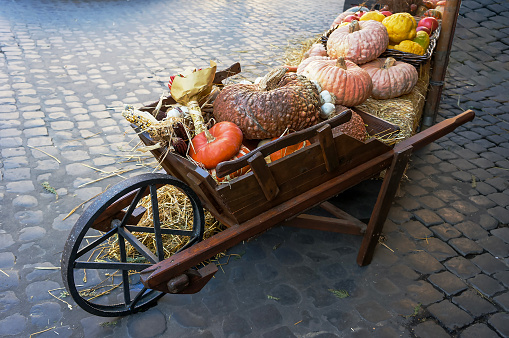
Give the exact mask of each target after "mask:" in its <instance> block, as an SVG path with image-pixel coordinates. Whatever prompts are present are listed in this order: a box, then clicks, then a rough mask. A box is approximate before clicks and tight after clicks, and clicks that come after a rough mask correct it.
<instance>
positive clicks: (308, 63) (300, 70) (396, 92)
mask: <svg viewBox="0 0 509 338" xmlns="http://www.w3.org/2000/svg"><path fill="white" fill-rule="evenodd" d="M431 15H432V13H431V12H430V13H428V14H426V16H425V17H423V18H422V19H421V20H420V21H419V23H417V22H416V20H415V18H414V17H413V16H412V15H410V14H409V13H406V12H402V13H395V14H393V13H391V12H389V11H368V9H367V8H365V7H353V8H352V9H350V10H347V11H345V12H344V13H341V14H340V15H339V16H338V17H337V18H336V19H335V20H334V22H333V24H332V27H331V30H329V32H328V33H327V34H328V38H327V40H326V46H325V45H324V44H320V43H317V44H314V45H312V46H311V48H310V49H309V51H308V52H307V53H306V54H305V59H304V60H303V61H302V62H301V63H300V64H299V66H298V67H297V68H296V71H297V74H302V75H304V76H306V77H307V78H309V79H312V80H316V81H317V82H318V83H319V84H320V85H321V86H322V87H323V88H324V89H326V90H328V91H329V92H330V93H332V94H333V95H334V96H335V98H336V101H335V103H336V104H341V105H344V106H356V105H359V104H361V103H363V102H364V101H365V100H366V99H367V98H368V97H370V96H371V97H373V98H375V99H382V100H383V99H390V98H395V97H399V96H401V95H404V94H408V93H410V91H411V90H412V89H413V87H414V86H415V84H416V83H417V80H418V73H417V70H416V69H415V67H414V66H412V65H410V64H408V63H405V62H402V61H396V60H395V59H393V58H387V59H384V58H379V56H380V55H381V54H382V53H383V52H384V51H385V50H386V49H387V48H394V49H397V50H400V51H403V52H409V53H415V54H421V55H422V54H424V51H425V50H426V48H427V47H428V44H429V35H430V34H432V32H433V30H435V29H436V28H437V27H438V21H437V19H436V18H434V17H432V16H431Z"/></svg>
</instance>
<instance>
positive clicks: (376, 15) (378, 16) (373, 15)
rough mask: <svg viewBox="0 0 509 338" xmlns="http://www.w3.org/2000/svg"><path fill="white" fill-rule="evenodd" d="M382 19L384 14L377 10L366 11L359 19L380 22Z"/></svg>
mask: <svg viewBox="0 0 509 338" xmlns="http://www.w3.org/2000/svg"><path fill="white" fill-rule="evenodd" d="M384 19H385V15H383V14H382V13H380V12H379V11H372V12H367V13H366V14H364V15H363V16H361V20H360V21H366V20H375V21H378V22H382V21H383V20H384Z"/></svg>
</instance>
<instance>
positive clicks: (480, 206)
mask: <svg viewBox="0 0 509 338" xmlns="http://www.w3.org/2000/svg"><path fill="white" fill-rule="evenodd" d="M343 3H344V1H332V0H316V1H305V0H297V1H263V0H252V1H249V0H219V1H194V0H191V1H182V0H168V1H162V0H145V1H141V0H124V1H121V0H103V1H94V0H74V1H70V0H52V1H50V0H40V1H35V0H0V159H1V163H0V336H1V337H4V336H7V337H9V336H14V337H29V336H31V335H32V334H35V333H37V334H36V335H34V336H33V337H37V338H39V337H41V338H42V337H60V338H62V337H133V338H134V337H136V338H142V337H264V338H282V337H309V338H311V337H313V338H318V337H320V338H329V337H423V338H424V337H430V338H431V337H432V338H440V337H450V336H453V337H463V338H470V337H475V338H479V337H482V338H489V337H509V291H508V288H509V228H508V225H509V104H508V100H509V99H508V97H509V96H508V94H507V91H508V88H509V26H508V25H507V22H508V21H509V2H507V1H506V0H480V1H474V0H464V1H462V6H461V9H460V16H459V18H458V23H457V26H456V32H455V38H454V41H453V47H452V53H451V55H450V60H449V67H448V72H447V77H446V81H445V86H444V90H443V92H442V99H441V103H440V110H439V116H438V121H442V120H443V119H445V118H449V117H452V116H455V115H458V114H459V113H461V112H462V111H464V110H467V109H473V110H474V111H475V114H476V118H475V119H474V120H473V121H472V122H469V123H467V124H465V125H464V126H462V127H459V128H458V129H456V130H455V131H454V132H452V133H450V134H448V135H447V136H445V137H442V138H441V139H439V140H438V141H436V142H434V143H432V144H430V145H428V146H426V147H425V148H423V149H421V150H419V151H418V152H416V153H414V154H413V155H412V157H411V162H410V166H409V169H408V170H407V172H406V175H407V179H405V180H403V182H402V184H401V186H400V191H399V194H398V197H397V198H396V200H395V202H394V203H393V205H392V208H391V211H390V214H389V217H388V220H387V222H386V223H385V226H384V231H383V235H384V236H383V237H384V241H383V245H382V244H380V245H378V246H377V248H376V250H375V255H374V259H373V261H372V263H371V264H370V265H368V266H366V267H359V266H358V265H357V263H356V256H357V251H358V249H359V246H360V243H361V241H362V238H361V237H356V236H353V235H345V234H331V233H324V232H319V231H312V230H304V229H297V228H290V227H275V228H273V229H271V230H269V231H268V232H266V233H264V234H262V235H260V236H258V237H256V238H255V239H253V240H251V241H249V242H246V243H243V244H240V245H237V246H235V247H233V248H232V249H231V250H229V253H231V254H238V255H239V256H238V257H240V256H241V258H240V259H230V260H228V261H226V260H225V262H222V263H224V264H223V265H221V268H220V269H219V272H218V273H217V274H216V275H215V277H214V279H212V280H211V282H209V283H208V284H207V285H206V286H205V288H204V289H203V290H202V291H200V292H199V293H196V294H193V295H165V296H164V297H163V298H161V299H160V300H159V302H158V304H157V306H155V307H153V308H150V309H149V310H147V311H145V312H141V313H137V314H134V315H131V316H127V317H122V318H105V317H98V316H94V315H91V314H90V313H88V312H85V311H83V310H82V309H81V308H79V307H78V306H77V305H76V304H75V303H74V302H73V301H72V299H71V297H61V296H63V295H64V290H65V289H64V285H63V282H62V277H61V274H60V270H59V267H60V258H61V255H62V251H63V248H64V243H65V241H66V239H67V237H68V235H69V232H70V230H71V228H72V227H73V225H74V223H75V222H76V221H77V219H78V218H79V216H80V214H81V213H82V211H83V207H82V206H80V205H81V204H83V203H84V202H86V203H84V204H85V205H88V204H89V201H90V199H92V198H93V197H94V196H96V195H98V194H100V193H101V192H103V191H104V190H105V189H106V188H107V187H109V186H111V185H113V184H115V183H117V182H120V181H122V180H123V179H124V178H127V177H132V176H135V175H138V174H141V173H145V172H150V170H151V168H147V167H144V166H140V165H138V164H137V162H126V161H124V159H125V158H127V157H128V155H129V154H131V153H132V152H131V149H132V148H133V147H134V146H135V145H136V143H137V142H138V138H137V136H136V134H135V133H134V131H133V130H132V129H131V127H130V125H129V123H128V122H127V121H126V120H125V119H124V117H123V116H122V115H121V111H122V108H123V106H124V104H132V105H134V106H136V107H139V106H142V105H144V104H148V103H151V102H153V101H156V100H157V99H158V98H159V97H160V95H161V93H162V91H163V90H167V86H166V84H167V82H168V80H169V77H170V76H171V75H174V74H175V73H177V72H178V71H182V70H184V69H185V68H187V67H189V66H193V67H203V66H208V64H209V61H210V60H214V61H216V62H217V63H218V69H223V68H226V67H228V66H230V65H231V64H233V63H234V62H240V63H241V65H242V73H241V77H243V78H246V79H249V80H254V79H255V78H256V77H258V76H261V75H263V74H265V73H266V72H267V71H268V70H270V69H271V68H272V67H275V66H279V65H282V64H283V63H284V60H283V57H284V53H285V50H286V48H287V47H288V46H289V45H291V44H292V43H295V42H296V41H300V40H302V39H306V38H309V37H312V36H318V34H321V33H323V32H324V31H326V30H327V29H328V28H329V26H330V24H331V23H332V22H333V20H334V18H335V17H336V16H337V15H338V14H339V13H341V12H342V11H343ZM121 170H122V171H123V170H125V173H122V174H121V175H111V177H109V178H104V177H105V176H106V175H107V174H108V173H113V172H119V171H121ZM376 184H377V182H366V184H362V185H359V186H358V187H355V188H354V189H352V190H353V191H349V192H347V193H348V195H346V196H343V197H342V196H341V195H340V196H338V197H336V198H335V202H337V203H339V204H341V203H342V202H345V204H347V206H346V208H347V209H345V210H347V211H349V212H351V213H352V214H354V215H356V216H358V217H359V218H361V219H366V218H369V216H370V212H371V208H372V199H373V193H372V192H373V185H376ZM45 186H46V188H45ZM53 189H54V190H53ZM52 190H53V191H52ZM352 196H353V197H352ZM362 196H366V197H365V198H364V197H362ZM374 197H375V199H376V195H375V196H374ZM348 200H350V201H349V202H350V203H346V201H348ZM76 207H78V208H77V209H76V211H75V212H74V213H72V214H71V215H70V216H69V213H70V212H71V211H72V210H73V209H75V208H76ZM66 216H68V217H66ZM331 290H345V291H346V292H347V293H348V296H347V297H346V298H339V297H335V295H334V293H333V292H331Z"/></svg>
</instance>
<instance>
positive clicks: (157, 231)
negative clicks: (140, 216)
mask: <svg viewBox="0 0 509 338" xmlns="http://www.w3.org/2000/svg"><path fill="white" fill-rule="evenodd" d="M150 199H151V201H152V217H153V219H152V221H153V222H154V237H155V239H156V248H157V257H159V260H160V261H162V260H163V259H164V248H163V238H162V236H161V220H160V219H159V203H158V201H157V187H156V186H155V185H151V186H150Z"/></svg>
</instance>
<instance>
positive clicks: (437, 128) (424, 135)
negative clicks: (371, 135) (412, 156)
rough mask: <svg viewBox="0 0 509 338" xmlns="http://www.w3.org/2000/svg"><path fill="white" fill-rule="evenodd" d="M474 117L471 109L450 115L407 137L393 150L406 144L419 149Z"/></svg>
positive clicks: (414, 149) (404, 146) (402, 147)
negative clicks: (454, 115) (453, 115)
mask: <svg viewBox="0 0 509 338" xmlns="http://www.w3.org/2000/svg"><path fill="white" fill-rule="evenodd" d="M474 117H475V113H474V111H473V110H467V111H465V112H463V113H461V114H459V115H457V116H456V117H451V118H449V119H447V120H444V121H442V122H439V123H437V124H435V125H433V126H431V127H429V128H428V129H426V130H423V131H421V132H420V133H418V134H415V135H414V136H412V137H410V138H407V139H406V140H403V141H401V142H400V143H398V144H397V145H396V146H395V147H394V150H395V151H398V150H400V149H405V148H406V147H408V146H412V148H413V151H416V150H419V149H421V148H423V147H424V146H427V145H428V144H430V143H432V142H434V141H436V140H438V139H439V138H441V137H442V136H445V135H447V134H449V133H450V132H452V131H453V130H454V129H456V128H458V127H459V126H461V125H463V124H465V123H467V122H469V121H472V120H473V119H474Z"/></svg>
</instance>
